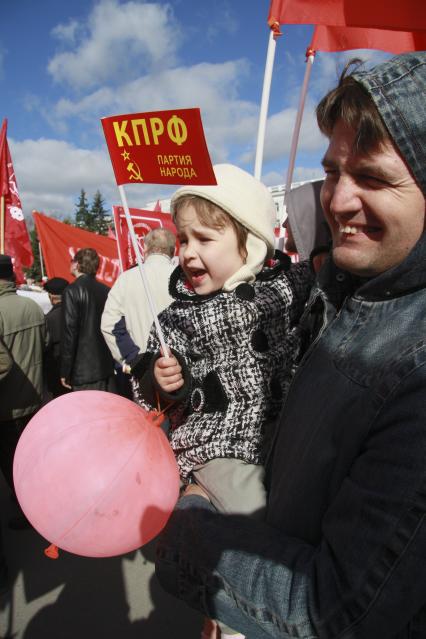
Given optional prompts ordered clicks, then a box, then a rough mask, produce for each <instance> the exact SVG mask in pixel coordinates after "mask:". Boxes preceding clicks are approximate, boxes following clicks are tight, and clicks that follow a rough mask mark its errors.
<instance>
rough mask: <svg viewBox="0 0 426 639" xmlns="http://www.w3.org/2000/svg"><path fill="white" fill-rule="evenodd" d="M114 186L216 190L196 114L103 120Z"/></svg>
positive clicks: (135, 115) (165, 113) (134, 115)
mask: <svg viewBox="0 0 426 639" xmlns="http://www.w3.org/2000/svg"><path fill="white" fill-rule="evenodd" d="M101 122H102V126H103V129H104V134H105V139H106V142H107V146H108V150H109V154H110V158H111V163H112V167H113V169H114V174H115V180H116V182H117V184H119V185H121V184H137V183H138V182H139V183H141V184H142V183H145V184H216V178H215V175H214V172H213V167H212V163H211V160H210V155H209V152H208V149H207V144H206V139H205V137H204V131H203V124H202V122H201V114H200V109H176V110H174V111H150V112H149V113H128V114H126V115H113V116H111V117H108V118H102V120H101Z"/></svg>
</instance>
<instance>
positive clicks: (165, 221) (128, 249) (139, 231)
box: [112, 206, 177, 271]
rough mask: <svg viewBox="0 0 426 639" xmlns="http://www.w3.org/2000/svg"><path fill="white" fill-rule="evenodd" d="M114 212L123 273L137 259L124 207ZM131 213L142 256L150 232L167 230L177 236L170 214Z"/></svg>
mask: <svg viewBox="0 0 426 639" xmlns="http://www.w3.org/2000/svg"><path fill="white" fill-rule="evenodd" d="M112 211H113V214H114V223H115V230H116V232H117V246H118V252H119V255H120V261H121V266H122V268H123V271H126V270H127V269H128V268H130V267H131V266H134V265H135V264H136V257H135V253H134V251H133V246H132V242H131V240H130V233H129V229H128V226H127V220H126V216H125V214H124V209H123V207H122V206H113V207H112ZM129 212H130V217H131V219H132V223H133V229H134V231H135V233H136V237H137V241H138V245H139V249H140V252H141V254H142V255H144V252H145V246H144V238H145V235H146V234H147V233H149V231H152V230H153V229H157V228H166V229H169V230H170V231H171V232H172V233H173V234H174V235H176V232H177V231H176V227H175V225H174V224H173V220H172V217H171V215H170V213H165V212H164V211H155V210H154V211H147V210H144V209H133V208H131V209H129Z"/></svg>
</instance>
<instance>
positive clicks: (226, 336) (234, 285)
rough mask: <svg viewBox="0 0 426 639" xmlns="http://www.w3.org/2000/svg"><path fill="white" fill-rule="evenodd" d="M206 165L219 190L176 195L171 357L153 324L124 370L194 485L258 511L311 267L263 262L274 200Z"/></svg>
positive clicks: (233, 170)
mask: <svg viewBox="0 0 426 639" xmlns="http://www.w3.org/2000/svg"><path fill="white" fill-rule="evenodd" d="M214 170H215V175H216V180H217V186H184V187H182V188H180V189H178V190H177V192H176V193H175V194H174V196H173V198H172V202H171V211H172V215H173V218H174V221H175V223H176V226H177V230H178V238H179V243H180V249H179V262H180V266H179V267H178V268H177V269H176V270H175V271H174V272H173V274H172V276H171V279H170V286H169V290H170V293H171V295H172V296H173V297H174V299H175V301H174V302H173V303H172V304H171V306H169V307H168V308H167V309H166V310H165V311H163V312H162V313H161V315H160V318H159V319H160V323H161V326H162V328H163V331H164V338H165V341H166V344H167V346H168V347H169V348H170V349H171V351H172V355H171V356H170V357H162V356H161V355H160V354H159V353H158V350H159V342H158V339H157V336H156V332H155V329H152V331H151V336H150V339H149V341H148V346H147V353H145V354H144V356H143V357H142V359H141V360H140V361H139V362H138V363H137V364H136V366H133V368H132V372H133V374H134V376H135V377H134V389H135V395H136V399H137V401H139V402H140V403H142V404H143V405H146V404H147V403H148V404H149V405H154V406H156V403H157V402H156V396H157V397H158V398H159V399H160V402H161V405H162V406H164V403H165V404H170V408H169V411H168V416H169V419H170V423H171V431H170V442H171V446H172V448H173V450H174V452H175V454H176V459H177V462H178V465H179V468H180V473H181V477H182V480H183V481H184V482H185V483H188V482H189V481H195V482H196V483H197V484H199V485H200V486H201V487H202V488H203V489H204V490H205V491H206V492H207V494H208V495H209V497H210V500H211V501H212V503H213V504H214V505H215V506H216V507H217V508H218V510H220V511H222V512H227V513H240V514H250V515H251V516H255V517H262V516H263V514H264V509H265V505H266V491H265V487H264V481H263V480H264V466H263V464H264V460H265V455H266V453H267V449H268V446H269V444H270V440H271V437H272V435H273V432H272V430H273V428H272V427H273V424H274V422H275V420H276V418H277V416H278V413H279V411H280V408H281V406H282V404H283V399H284V396H285V393H286V389H287V386H288V384H289V382H290V379H291V376H292V373H293V370H294V366H295V361H296V358H297V355H298V351H299V337H298V331H297V321H298V319H299V317H300V314H301V311H302V309H303V306H304V303H305V301H306V298H307V294H308V292H309V289H310V286H311V283H312V274H311V270H310V267H309V264H308V263H307V262H305V263H301V264H298V265H296V266H293V267H292V268H290V264H291V263H290V260H289V259H288V258H287V257H286V256H284V255H282V254H281V257H280V259H279V260H278V262H277V263H276V264H275V265H273V266H271V267H269V268H263V267H264V262H265V260H266V259H268V258H271V257H272V256H273V255H274V223H275V217H276V214H275V206H274V203H273V200H272V196H271V194H270V193H269V191H268V189H267V188H266V187H265V186H264V185H263V184H262V183H261V182H259V181H258V180H256V179H255V178H254V177H252V176H251V175H249V174H248V173H246V172H245V171H242V170H241V169H239V168H238V167H236V166H232V165H228V164H221V165H216V166H215V167H214ZM229 632H233V631H229V629H228V633H229ZM226 636H227V634H222V637H226ZM235 636H241V635H234V637H235Z"/></svg>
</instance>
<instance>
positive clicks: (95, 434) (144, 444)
mask: <svg viewBox="0 0 426 639" xmlns="http://www.w3.org/2000/svg"><path fill="white" fill-rule="evenodd" d="M148 415H149V416H148ZM13 474H14V482H15V490H16V494H17V497H18V500H19V503H20V505H21V507H22V510H23V511H24V513H25V515H26V516H27V517H28V519H29V520H30V522H31V523H32V525H33V526H34V528H35V529H36V530H37V531H38V532H39V533H40V534H41V535H43V537H45V538H46V539H48V540H49V541H50V542H52V543H53V544H55V545H56V546H59V547H60V548H63V549H64V550H68V551H69V552H72V553H75V554H77V555H84V556H86V557H112V556H114V555H120V554H123V553H126V552H130V551H131V550H135V549H136V548H139V547H140V546H142V545H143V544H146V543H147V542H148V541H150V540H151V539H152V538H153V537H155V536H156V535H157V534H158V533H159V532H160V530H161V529H162V528H163V526H164V525H165V524H166V522H167V520H168V518H169V516H170V513H171V511H172V510H173V507H174V505H175V503H176V500H177V498H178V494H179V472H178V468H177V464H176V460H175V458H174V455H173V452H172V449H171V447H170V445H169V443H168V441H167V437H166V436H165V434H164V433H163V431H162V430H161V428H160V427H159V426H158V425H157V424H155V423H153V421H152V418H151V414H150V413H149V414H148V413H147V412H146V411H144V410H143V409H142V408H140V407H139V406H137V405H136V404H135V403H133V402H131V401H130V400H128V399H125V398H124V397H120V396H119V395H114V394H112V393H105V392H102V391H78V392H73V393H69V394H67V395H63V396H62V397H58V398H57V399H54V400H53V401H52V402H49V403H48V404H46V406H44V407H43V408H42V409H41V410H39V412H38V413H37V414H36V415H35V416H34V417H33V418H32V420H31V421H30V422H29V424H28V425H27V427H26V428H25V430H24V432H23V434H22V436H21V438H20V440H19V442H18V446H17V448H16V453H15V459H14V467H13Z"/></svg>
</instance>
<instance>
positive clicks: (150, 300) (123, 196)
mask: <svg viewBox="0 0 426 639" xmlns="http://www.w3.org/2000/svg"><path fill="white" fill-rule="evenodd" d="M118 190H119V192H120V197H121V202H122V204H123V209H124V215H125V216H126V221H127V226H128V229H129V233H130V239H131V241H132V246H133V250H134V252H135V255H136V260H137V263H138V268H139V273H140V274H141V277H142V281H143V285H144V287H145V293H146V296H147V298H148V304H149V308H150V310H151V315H152V318H153V320H154V324H155V328H156V330H157V335H158V339H159V340H160V344H161V348H162V351H163V355H164V356H165V357H168V356H169V349H168V347H167V346H166V342H165V340H164V335H163V331H162V329H161V326H160V322H159V321H158V316H157V309H156V308H155V302H154V299H153V297H152V293H151V288H150V286H149V282H148V278H147V276H146V272H145V267H144V265H143V262H142V256H141V253H140V250H139V246H138V240H137V237H136V233H135V229H134V228H133V222H132V218H131V216H130V211H129V205H128V204H127V197H126V193H125V191H124V186H123V185H122V184H120V185H119V186H118Z"/></svg>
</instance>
